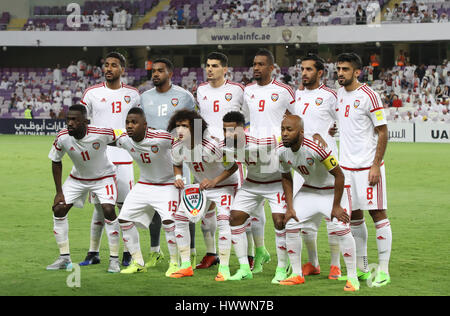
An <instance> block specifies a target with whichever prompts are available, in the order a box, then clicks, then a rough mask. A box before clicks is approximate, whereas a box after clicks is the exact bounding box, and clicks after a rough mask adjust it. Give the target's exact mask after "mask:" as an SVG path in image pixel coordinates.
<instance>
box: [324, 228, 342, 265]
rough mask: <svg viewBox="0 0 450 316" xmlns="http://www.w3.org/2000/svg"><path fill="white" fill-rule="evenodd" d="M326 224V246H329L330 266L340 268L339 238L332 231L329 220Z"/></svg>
mask: <svg viewBox="0 0 450 316" xmlns="http://www.w3.org/2000/svg"><path fill="white" fill-rule="evenodd" d="M326 222H327V232H328V245H329V246H330V257H331V262H330V265H331V266H335V267H338V268H339V269H340V268H341V250H340V247H339V236H337V235H336V233H335V232H334V231H333V229H332V226H333V225H332V224H331V222H330V221H329V220H327V221H326Z"/></svg>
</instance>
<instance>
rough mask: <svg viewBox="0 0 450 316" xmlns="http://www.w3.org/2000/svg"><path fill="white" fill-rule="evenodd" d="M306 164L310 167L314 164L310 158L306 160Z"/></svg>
mask: <svg viewBox="0 0 450 316" xmlns="http://www.w3.org/2000/svg"><path fill="white" fill-rule="evenodd" d="M306 163H307V164H308V165H310V166H312V165H313V164H314V159H312V158H306Z"/></svg>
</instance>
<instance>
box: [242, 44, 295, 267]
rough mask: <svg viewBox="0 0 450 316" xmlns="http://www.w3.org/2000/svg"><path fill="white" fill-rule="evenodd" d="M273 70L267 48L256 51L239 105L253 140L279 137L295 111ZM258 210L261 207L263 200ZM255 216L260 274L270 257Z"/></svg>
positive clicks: (260, 222)
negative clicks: (285, 118)
mask: <svg viewBox="0 0 450 316" xmlns="http://www.w3.org/2000/svg"><path fill="white" fill-rule="evenodd" d="M273 69H274V57H273V54H272V53H271V52H270V51H268V50H266V49H261V50H259V51H258V52H257V53H256V55H255V58H254V59H253V77H254V79H255V80H256V82H255V83H250V84H248V85H247V86H246V87H245V90H244V104H243V106H242V108H243V113H244V115H245V118H246V122H247V123H250V134H249V135H250V136H253V137H256V138H262V137H271V136H272V135H276V136H277V137H279V136H280V126H281V121H282V119H283V116H284V114H285V113H294V112H295V95H294V92H293V91H292V89H291V87H289V86H288V85H285V84H283V83H280V82H278V81H276V80H274V79H272V77H271V73H272V71H273ZM260 208H262V209H263V208H264V201H263V202H262V203H261V205H260ZM255 214H257V215H258V216H259V215H260V216H261V217H255V218H252V224H251V229H252V232H253V239H254V242H255V248H256V251H255V252H256V253H255V262H254V268H253V273H258V272H261V271H262V263H264V262H267V261H268V260H270V255H269V253H268V252H267V250H266V248H265V247H264V225H265V213H264V212H257V213H255Z"/></svg>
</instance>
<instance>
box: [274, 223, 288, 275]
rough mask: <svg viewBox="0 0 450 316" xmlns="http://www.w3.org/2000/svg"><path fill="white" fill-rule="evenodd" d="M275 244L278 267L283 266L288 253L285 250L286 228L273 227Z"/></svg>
mask: <svg viewBox="0 0 450 316" xmlns="http://www.w3.org/2000/svg"><path fill="white" fill-rule="evenodd" d="M275 244H276V246H277V258H278V266H277V267H278V268H285V267H286V264H287V259H288V254H287V251H286V230H285V229H282V230H278V229H275Z"/></svg>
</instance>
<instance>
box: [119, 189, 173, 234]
mask: <svg viewBox="0 0 450 316" xmlns="http://www.w3.org/2000/svg"><path fill="white" fill-rule="evenodd" d="M178 201H179V191H178V189H177V188H176V187H175V186H174V185H150V184H143V183H141V182H138V183H137V184H136V185H135V186H134V187H133V189H132V190H131V192H130V193H129V194H128V195H127V197H126V199H125V202H124V203H123V206H122V210H121V211H120V214H119V219H120V220H124V221H128V222H134V223H135V224H136V226H138V227H140V228H144V229H148V227H149V225H150V223H151V222H152V219H153V216H154V215H155V211H156V212H158V214H159V216H161V221H166V220H171V221H173V220H174V217H173V215H174V213H175V212H176V210H177V208H178Z"/></svg>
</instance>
